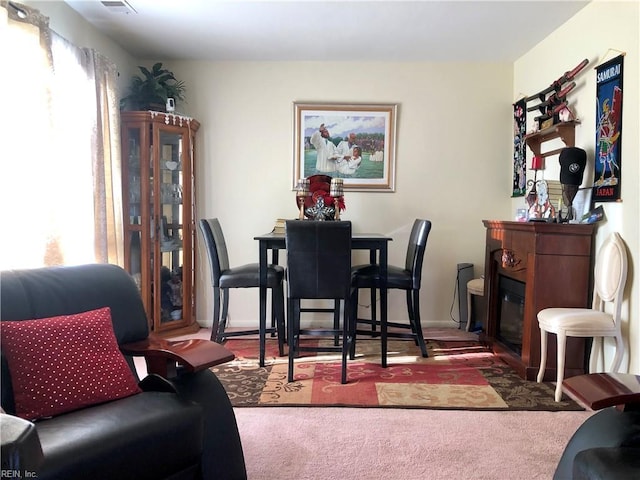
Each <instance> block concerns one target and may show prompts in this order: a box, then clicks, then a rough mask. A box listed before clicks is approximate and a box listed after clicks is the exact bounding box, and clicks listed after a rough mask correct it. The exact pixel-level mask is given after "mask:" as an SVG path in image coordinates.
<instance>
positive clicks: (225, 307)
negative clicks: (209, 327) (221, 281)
mask: <svg viewBox="0 0 640 480" xmlns="http://www.w3.org/2000/svg"><path fill="white" fill-rule="evenodd" d="M220 291H221V292H222V316H221V317H220V325H219V326H218V338H219V339H220V342H224V341H225V335H224V332H225V330H226V329H227V320H228V319H229V289H228V288H222V289H220Z"/></svg>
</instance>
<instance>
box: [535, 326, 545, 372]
mask: <svg viewBox="0 0 640 480" xmlns="http://www.w3.org/2000/svg"><path fill="white" fill-rule="evenodd" d="M545 368H547V331H546V330H543V329H542V328H541V329H540V368H539V369H538V378H536V380H537V382H538V383H541V382H542V380H543V378H544V369H545Z"/></svg>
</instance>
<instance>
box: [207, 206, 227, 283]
mask: <svg viewBox="0 0 640 480" xmlns="http://www.w3.org/2000/svg"><path fill="white" fill-rule="evenodd" d="M200 231H201V232H202V237H203V239H204V242H205V245H206V247H207V252H208V255H207V258H208V259H209V266H210V267H211V268H210V270H211V283H212V285H213V286H214V287H218V286H220V276H221V274H222V272H223V271H225V270H229V254H228V252H227V243H226V242H225V239H224V234H223V233H222V227H221V226H220V222H219V220H218V219H217V218H207V219H202V220H200Z"/></svg>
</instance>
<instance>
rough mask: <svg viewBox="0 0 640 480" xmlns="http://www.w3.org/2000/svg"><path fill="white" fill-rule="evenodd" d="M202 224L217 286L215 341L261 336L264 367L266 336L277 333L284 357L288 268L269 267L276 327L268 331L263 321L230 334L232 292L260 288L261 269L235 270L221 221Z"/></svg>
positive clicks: (254, 265) (252, 266) (242, 267)
mask: <svg viewBox="0 0 640 480" xmlns="http://www.w3.org/2000/svg"><path fill="white" fill-rule="evenodd" d="M198 225H199V227H200V231H201V232H202V237H203V239H204V243H205V245H206V247H207V256H208V259H209V266H210V270H211V285H212V287H213V322H212V327H211V340H212V341H214V342H218V343H222V342H224V341H225V340H226V339H227V338H229V337H237V336H242V335H255V334H258V335H259V337H260V366H264V362H265V345H266V343H265V342H266V334H267V333H276V332H277V334H278V351H279V354H280V355H281V356H282V355H284V337H285V332H284V330H285V318H284V317H285V314H284V310H285V307H284V287H283V283H284V268H283V267H281V266H280V265H268V267H267V271H266V278H267V284H266V287H267V288H270V289H271V303H272V311H271V318H272V326H271V327H270V328H267V326H266V325H263V324H262V321H261V322H260V325H259V326H258V329H246V330H233V331H227V330H226V325H227V320H228V316H229V289H231V288H258V287H259V286H260V266H259V264H258V263H257V262H256V263H248V264H244V265H239V266H235V267H233V268H232V267H231V266H230V265H229V254H228V252H227V242H226V241H225V239H224V234H223V232H222V227H221V225H220V221H219V220H218V219H217V218H207V219H201V220H200V221H199V223H198ZM274 325H275V326H274Z"/></svg>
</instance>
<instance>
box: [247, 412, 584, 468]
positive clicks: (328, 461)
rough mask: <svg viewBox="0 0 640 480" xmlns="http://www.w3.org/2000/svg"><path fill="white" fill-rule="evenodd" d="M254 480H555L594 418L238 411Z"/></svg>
mask: <svg viewBox="0 0 640 480" xmlns="http://www.w3.org/2000/svg"><path fill="white" fill-rule="evenodd" d="M235 413H236V418H237V421H238V427H239V429H240V435H241V438H242V445H243V449H244V454H245V463H246V466H247V472H248V478H249V480H276V479H277V480H294V479H295V480H344V479H351V480H377V479H380V480H419V479H420V480H529V479H531V480H534V479H540V480H549V479H551V478H552V476H553V472H554V470H555V467H556V465H557V463H558V460H559V459H560V455H561V454H562V451H563V450H564V447H565V445H566V443H567V442H568V440H569V438H570V437H571V435H572V434H573V432H574V431H575V430H576V429H577V428H578V426H579V425H580V424H581V423H582V422H583V421H584V420H585V419H586V418H588V417H589V416H590V415H592V414H593V412H590V411H583V412H513V411H508V412H495V411H491V412H485V411H452V410H406V409H364V408H339V407H336V408H326V407H325V408H313V407H305V408H296V407H280V408H261V407H258V408H253V407H249V408H248V407H242V408H236V409H235Z"/></svg>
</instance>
